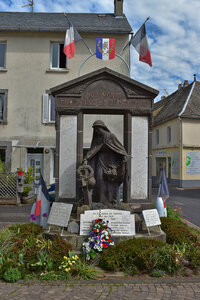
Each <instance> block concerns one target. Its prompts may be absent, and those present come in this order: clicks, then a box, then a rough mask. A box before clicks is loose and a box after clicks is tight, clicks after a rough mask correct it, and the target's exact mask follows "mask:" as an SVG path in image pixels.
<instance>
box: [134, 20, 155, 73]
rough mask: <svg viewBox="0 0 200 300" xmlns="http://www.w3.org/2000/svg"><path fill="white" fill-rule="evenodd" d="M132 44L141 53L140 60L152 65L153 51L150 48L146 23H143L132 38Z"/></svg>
mask: <svg viewBox="0 0 200 300" xmlns="http://www.w3.org/2000/svg"><path fill="white" fill-rule="evenodd" d="M131 44H132V45H133V47H135V49H136V51H137V52H138V53H139V55H140V58H139V60H140V61H142V62H145V63H147V64H149V65H150V66H151V67H152V61H151V53H150V50H149V45H148V40H147V34H146V28H145V24H143V25H142V26H141V27H140V29H139V30H138V31H137V32H136V34H135V35H134V36H133V37H132V39H131Z"/></svg>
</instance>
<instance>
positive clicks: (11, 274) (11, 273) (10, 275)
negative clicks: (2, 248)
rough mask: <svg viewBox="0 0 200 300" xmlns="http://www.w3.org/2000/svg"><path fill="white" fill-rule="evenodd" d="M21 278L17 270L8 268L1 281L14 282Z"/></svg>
mask: <svg viewBox="0 0 200 300" xmlns="http://www.w3.org/2000/svg"><path fill="white" fill-rule="evenodd" d="M21 278H22V275H21V273H20V271H19V269H18V268H9V269H8V270H7V271H6V272H5V273H4V274H3V279H4V280H5V281H8V282H15V281H17V280H19V279H21Z"/></svg>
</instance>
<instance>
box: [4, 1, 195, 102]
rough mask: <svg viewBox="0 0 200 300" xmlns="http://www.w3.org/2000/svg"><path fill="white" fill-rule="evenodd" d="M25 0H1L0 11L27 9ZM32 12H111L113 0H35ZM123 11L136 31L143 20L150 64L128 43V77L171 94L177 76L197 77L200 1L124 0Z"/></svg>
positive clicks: (183, 78) (189, 79)
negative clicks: (129, 48)
mask: <svg viewBox="0 0 200 300" xmlns="http://www.w3.org/2000/svg"><path fill="white" fill-rule="evenodd" d="M27 3H28V0H0V11H29V8H22V6H23V5H25V4H27ZM34 11H35V12H70V13H71V12H93V13H113V11H114V0H99V1H96V0H86V1H83V0H34ZM124 13H125V14H126V17H127V18H128V21H129V23H130V25H131V27H132V29H133V32H136V31H137V30H138V29H139V27H140V26H141V25H142V23H143V22H144V21H145V20H146V18H147V17H149V16H150V20H149V21H148V22H147V23H146V30H147V35H148V41H149V46H150V51H151V56H152V63H153V66H152V67H150V66H149V65H147V64H145V63H142V62H139V59H138V53H137V52H136V51H135V50H134V48H133V47H131V48H132V49H131V77H132V78H134V79H135V80H138V81H140V82H142V83H144V84H147V85H149V86H151V87H153V88H155V89H158V90H159V91H160V94H159V96H158V97H157V98H156V100H159V99H160V97H161V96H162V95H163V94H164V92H165V90H166V91H167V92H168V93H169V94H171V93H172V92H174V91H175V90H176V89H177V86H178V80H179V79H181V80H182V81H184V80H188V81H189V82H192V81H193V74H195V73H196V74H197V80H200V50H199V49H200V19H199V14H200V1H199V0H190V1H188V0H175V1H173V0H160V1H159V0H124Z"/></svg>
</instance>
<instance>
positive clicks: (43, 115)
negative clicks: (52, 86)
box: [42, 94, 49, 124]
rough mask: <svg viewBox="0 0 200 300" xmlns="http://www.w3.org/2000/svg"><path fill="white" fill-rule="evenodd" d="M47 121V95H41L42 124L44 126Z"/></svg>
mask: <svg viewBox="0 0 200 300" xmlns="http://www.w3.org/2000/svg"><path fill="white" fill-rule="evenodd" d="M48 121H49V95H48V94H43V109H42V123H44V124H46V123H48Z"/></svg>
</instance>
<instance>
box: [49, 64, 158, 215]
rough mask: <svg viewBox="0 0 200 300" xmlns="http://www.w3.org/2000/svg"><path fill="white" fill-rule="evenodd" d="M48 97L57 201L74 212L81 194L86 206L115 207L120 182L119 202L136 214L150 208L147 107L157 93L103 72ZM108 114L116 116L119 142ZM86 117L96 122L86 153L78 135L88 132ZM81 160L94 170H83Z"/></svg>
mask: <svg viewBox="0 0 200 300" xmlns="http://www.w3.org/2000/svg"><path fill="white" fill-rule="evenodd" d="M51 93H52V95H53V96H55V98H56V101H55V103H56V178H55V180H56V201H59V202H65V203H72V204H73V207H75V206H76V207H77V205H78V203H79V201H80V199H81V198H82V196H83V194H84V195H85V197H84V198H85V199H86V198H87V200H86V202H87V204H88V205H91V202H95V201H98V202H100V203H104V202H106V201H107V202H108V203H112V202H115V201H116V202H117V201H119V185H120V184H121V183H123V203H129V204H130V203H131V205H133V204H134V205H135V207H136V206H137V207H138V209H139V210H140V211H142V209H148V208H151V203H152V200H151V180H152V171H151V168H152V166H151V159H152V158H151V157H152V146H151V143H152V108H153V100H154V98H155V97H156V96H157V94H158V91H156V90H154V89H152V88H151V87H148V86H146V85H144V84H142V83H139V82H137V81H135V80H133V79H131V78H129V77H126V76H124V75H121V74H119V73H117V72H115V71H113V70H110V69H107V68H102V69H100V70H97V71H94V72H92V73H89V74H87V75H84V76H81V77H79V78H76V79H74V80H71V81H68V82H66V83H64V84H61V85H59V86H57V87H55V88H52V89H51ZM108 115H110V116H113V117H115V119H117V118H118V116H119V122H121V123H120V125H121V127H122V129H123V132H122V139H121V143H120V142H119V137H118V135H117V134H118V132H117V131H115V129H116V128H114V126H113V127H112V124H111V123H109V122H107V121H109V118H108V117H107V116H108ZM86 116H89V118H91V119H93V120H94V121H95V120H96V121H98V122H96V123H94V121H93V124H94V125H93V126H94V127H93V131H94V135H93V139H92V144H91V147H90V149H89V151H88V148H87V149H86V147H87V146H86V144H85V141H84V133H85V132H83V130H88V131H91V129H92V128H91V125H90V126H88V124H87V120H88V119H87V118H86ZM90 116H91V117H90ZM94 118H95V119H94ZM99 120H101V122H99ZM105 120H106V121H105ZM117 120H118V119H117ZM102 121H103V123H102ZM108 123H109V128H107V126H106V125H107V124H108ZM115 124H117V122H116V123H115ZM99 125H100V126H99ZM115 127H116V126H115ZM85 128H86V129H85ZM114 131H115V136H116V137H115V136H114V135H113V132H114ZM83 159H85V166H89V167H91V168H92V170H93V171H92V170H91V169H90V168H89V167H88V168H87V169H86V168H84V164H83ZM95 164H96V165H98V168H93V167H94V165H95ZM77 170H78V171H77ZM92 172H94V174H93V173H92ZM86 173H87V174H86ZM102 183H103V185H102ZM83 187H84V188H83ZM97 187H100V190H99V189H98V188H97ZM109 193H110V194H109ZM86 196H87V197H86Z"/></svg>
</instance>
